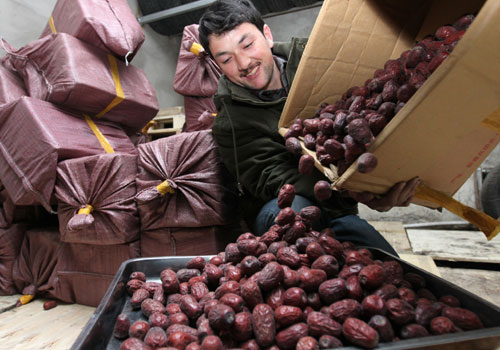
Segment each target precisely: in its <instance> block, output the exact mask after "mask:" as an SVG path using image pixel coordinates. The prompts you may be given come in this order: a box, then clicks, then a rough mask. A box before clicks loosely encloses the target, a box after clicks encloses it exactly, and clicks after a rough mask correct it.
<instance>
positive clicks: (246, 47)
mask: <svg viewBox="0 0 500 350" xmlns="http://www.w3.org/2000/svg"><path fill="white" fill-rule="evenodd" d="M252 44H253V41H252V42H251V43H250V44H248V45H245V49H248V48H249V47H250V46H252Z"/></svg>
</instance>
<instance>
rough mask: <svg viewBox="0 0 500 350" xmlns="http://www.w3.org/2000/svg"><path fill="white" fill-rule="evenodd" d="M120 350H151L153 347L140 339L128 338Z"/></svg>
mask: <svg viewBox="0 0 500 350" xmlns="http://www.w3.org/2000/svg"><path fill="white" fill-rule="evenodd" d="M120 350H151V347H150V346H149V345H146V344H145V343H144V342H143V341H142V340H140V339H138V338H128V339H126V340H125V341H124V342H123V343H122V344H121V345H120Z"/></svg>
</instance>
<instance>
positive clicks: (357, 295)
mask: <svg viewBox="0 0 500 350" xmlns="http://www.w3.org/2000/svg"><path fill="white" fill-rule="evenodd" d="M345 287H346V289H347V294H346V296H347V297H348V298H350V299H354V300H358V301H361V300H362V299H363V295H364V292H363V288H362V287H361V284H359V279H358V276H356V275H353V276H349V277H348V278H347V280H346V281H345Z"/></svg>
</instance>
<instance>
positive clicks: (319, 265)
mask: <svg viewBox="0 0 500 350" xmlns="http://www.w3.org/2000/svg"><path fill="white" fill-rule="evenodd" d="M311 268H312V269H319V270H323V271H325V273H326V276H327V277H328V278H333V277H335V276H336V275H337V273H338V272H339V263H338V261H337V259H335V257H334V256H332V255H322V256H320V257H318V258H317V259H316V260H314V262H313V263H312V264H311Z"/></svg>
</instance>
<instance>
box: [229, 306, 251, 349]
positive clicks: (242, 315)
mask: <svg viewBox="0 0 500 350" xmlns="http://www.w3.org/2000/svg"><path fill="white" fill-rule="evenodd" d="M231 333H232V336H233V337H234V339H235V340H236V341H239V342H244V341H247V340H249V339H250V338H251V337H252V334H253V328H252V314H251V313H249V312H239V313H237V314H236V315H235V316H234V322H233V326H232V328H231Z"/></svg>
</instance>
